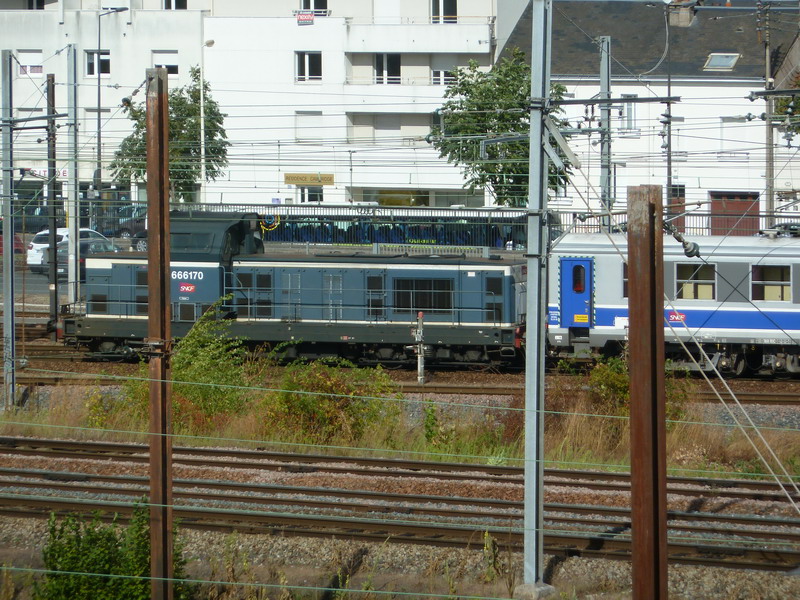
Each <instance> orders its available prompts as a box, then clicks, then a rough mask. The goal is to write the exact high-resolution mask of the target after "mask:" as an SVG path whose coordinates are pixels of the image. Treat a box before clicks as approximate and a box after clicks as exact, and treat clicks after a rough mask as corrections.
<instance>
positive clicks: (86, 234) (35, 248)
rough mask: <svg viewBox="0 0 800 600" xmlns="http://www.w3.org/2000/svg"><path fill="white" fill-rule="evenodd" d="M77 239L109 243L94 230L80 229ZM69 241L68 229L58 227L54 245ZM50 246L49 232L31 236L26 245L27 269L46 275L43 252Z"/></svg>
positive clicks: (46, 230)
mask: <svg viewBox="0 0 800 600" xmlns="http://www.w3.org/2000/svg"><path fill="white" fill-rule="evenodd" d="M78 237H79V238H80V239H82V240H105V241H109V240H108V238H107V237H106V236H104V235H103V234H102V233H98V232H96V231H95V230H94V229H88V228H86V227H82V228H81V229H79V230H78ZM68 239H69V229H68V228H67V227H59V228H58V229H56V244H58V243H59V242H63V241H65V240H68ZM49 244H50V231H49V230H48V229H45V230H44V231H40V232H39V233H37V234H36V235H34V236H33V239H32V240H31V241H30V243H29V244H28V257H27V263H28V268H30V270H31V271H32V272H33V273H46V272H47V264H46V263H45V256H46V254H45V252H46V251H47V247H48V245H49Z"/></svg>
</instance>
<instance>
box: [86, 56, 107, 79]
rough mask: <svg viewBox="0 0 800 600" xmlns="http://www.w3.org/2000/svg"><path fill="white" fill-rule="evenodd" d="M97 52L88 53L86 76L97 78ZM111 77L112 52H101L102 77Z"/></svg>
mask: <svg viewBox="0 0 800 600" xmlns="http://www.w3.org/2000/svg"><path fill="white" fill-rule="evenodd" d="M96 69H97V50H87V51H86V75H88V76H90V77H91V76H94V77H97V71H96ZM109 75H111V52H110V51H108V50H101V51H100V76H101V77H103V76H106V77H108V76H109Z"/></svg>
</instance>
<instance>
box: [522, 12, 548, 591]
mask: <svg viewBox="0 0 800 600" xmlns="http://www.w3.org/2000/svg"><path fill="white" fill-rule="evenodd" d="M551 10H552V3H551V0H532V12H531V19H532V23H531V31H532V34H531V111H530V157H529V160H530V176H529V180H528V254H527V255H526V257H527V267H528V275H527V296H526V309H525V311H526V332H525V335H526V345H525V482H524V490H525V505H524V528H525V530H524V535H523V563H524V564H523V585H521V586H519V587H518V588H517V589H516V590H515V591H514V596H515V597H516V598H526V599H531V598H543V597H546V596H548V595H550V594H552V593H553V591H554V590H553V588H552V587H551V586H549V585H546V584H545V583H544V581H543V579H542V576H543V574H544V563H543V561H544V540H543V516H542V510H543V502H544V487H543V480H544V358H545V357H544V344H545V328H544V323H545V321H544V319H545V312H546V311H545V306H546V302H545V294H544V291H545V285H544V283H545V282H546V281H547V276H546V274H547V237H546V235H545V234H546V228H545V219H544V215H545V211H546V210H547V169H548V166H547V165H548V161H547V157H546V155H545V153H544V149H543V146H542V139H543V135H544V131H545V129H544V119H546V118H549V117H547V115H546V113H545V108H546V107H545V103H546V101H547V99H548V98H549V97H550V40H551V22H552V12H551Z"/></svg>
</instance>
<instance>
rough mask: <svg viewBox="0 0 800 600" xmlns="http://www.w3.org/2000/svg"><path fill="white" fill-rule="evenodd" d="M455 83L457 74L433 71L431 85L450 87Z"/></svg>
mask: <svg viewBox="0 0 800 600" xmlns="http://www.w3.org/2000/svg"><path fill="white" fill-rule="evenodd" d="M455 81H456V74H455V73H454V72H453V71H435V70H434V71H431V83H432V84H433V85H450V84H451V83H455Z"/></svg>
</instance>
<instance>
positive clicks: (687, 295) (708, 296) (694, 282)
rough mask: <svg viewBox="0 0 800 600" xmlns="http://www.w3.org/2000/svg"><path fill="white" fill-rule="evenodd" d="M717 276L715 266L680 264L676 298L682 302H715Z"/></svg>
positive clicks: (677, 272) (677, 271)
mask: <svg viewBox="0 0 800 600" xmlns="http://www.w3.org/2000/svg"><path fill="white" fill-rule="evenodd" d="M716 275H717V274H716V269H715V267H714V265H698V264H678V265H677V270H676V280H675V283H676V285H675V289H676V290H677V293H676V295H675V297H676V298H679V299H682V300H713V299H714V298H715V297H716V285H717V277H716Z"/></svg>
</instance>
